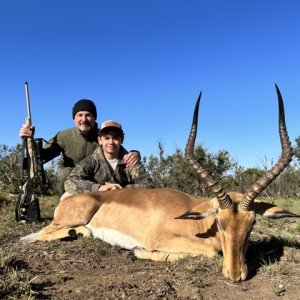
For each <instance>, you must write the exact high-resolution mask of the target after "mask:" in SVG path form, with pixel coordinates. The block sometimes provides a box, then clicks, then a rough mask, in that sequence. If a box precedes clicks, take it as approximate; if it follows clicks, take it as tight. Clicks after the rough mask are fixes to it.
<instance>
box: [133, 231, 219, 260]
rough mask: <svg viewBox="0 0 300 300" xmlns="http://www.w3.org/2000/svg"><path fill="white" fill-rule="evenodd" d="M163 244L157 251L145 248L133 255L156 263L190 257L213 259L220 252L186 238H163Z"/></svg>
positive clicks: (138, 249)
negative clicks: (201, 256)
mask: <svg viewBox="0 0 300 300" xmlns="http://www.w3.org/2000/svg"><path fill="white" fill-rule="evenodd" d="M161 240H162V241H167V242H163V243H161V244H159V245H157V246H158V247H155V250H153V251H149V250H146V249H144V248H135V249H133V253H134V255H135V256H136V257H138V258H141V259H151V260H154V261H176V260H178V259H182V258H185V257H188V256H199V255H205V256H208V257H212V256H215V255H217V254H218V250H217V249H215V248H214V247H213V246H211V245H210V244H205V243H203V241H202V242H201V243H199V241H197V240H190V239H188V238H185V237H172V238H162V239H161Z"/></svg>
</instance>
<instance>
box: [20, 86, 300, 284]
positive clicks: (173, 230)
mask: <svg viewBox="0 0 300 300" xmlns="http://www.w3.org/2000/svg"><path fill="white" fill-rule="evenodd" d="M276 91H277V96H278V103H279V134H280V140H281V147H282V155H281V157H280V159H279V161H278V162H277V164H276V165H274V167H273V168H272V169H271V170H270V171H268V172H267V173H266V174H265V175H264V176H263V177H262V178H260V179H259V180H258V181H257V182H255V183H254V184H252V186H251V187H250V188H249V189H248V190H247V191H246V192H245V193H244V194H241V193H226V192H225V191H224V190H223V188H222V187H221V185H220V183H219V182H218V181H215V180H214V179H213V178H212V177H211V176H210V174H208V172H207V171H206V170H205V169H204V168H203V167H202V166H201V165H200V163H199V162H198V161H197V160H196V159H195V157H194V144H195V139H196V132H197V124H198V110H199V103H200V98H201V94H200V96H199V98H198V100H197V103H196V106H195V111H194V116H193V122H192V127H191V131H190V135H189V138H188V142H187V145H186V149H185V157H186V160H187V161H188V162H189V164H190V165H191V166H192V167H193V168H194V169H195V171H196V172H197V174H198V176H199V179H200V180H201V181H202V182H204V183H205V185H206V186H207V187H209V188H210V189H211V191H212V193H213V194H214V195H215V198H213V199H212V200H210V201H207V200H201V199H198V198H195V197H193V196H190V195H188V194H185V193H182V192H179V191H176V190H171V189H122V190H115V191H106V192H98V193H82V194H78V195H74V196H71V197H68V198H66V199H65V200H64V201H62V202H60V203H59V205H58V206H57V208H56V209H55V212H54V220H53V221H52V223H51V224H50V225H48V226H46V227H45V228H43V229H42V230H40V231H39V232H37V233H32V234H30V235H28V236H26V237H23V238H22V239H21V240H22V241H23V242H34V241H37V240H38V241H51V240H55V239H61V238H64V237H68V236H70V235H73V234H74V233H75V234H79V233H81V234H83V235H84V236H91V235H92V236H94V237H95V238H100V239H101V240H103V241H106V242H108V243H110V244H112V245H119V246H121V247H124V248H126V249H130V250H132V251H133V253H134V255H135V256H136V257H138V258H142V259H152V260H156V261H163V260H164V261H174V260H177V259H180V258H184V257H187V256H198V255H206V256H209V257H211V256H214V255H216V254H218V253H219V252H220V251H222V252H223V256H224V262H223V274H224V276H225V277H228V278H230V279H231V280H232V281H239V280H245V279H246V278H247V274H248V270H247V265H246V262H245V254H246V251H247V247H248V240H249V235H250V232H251V230H252V227H253V224H254V222H255V213H259V214H262V215H263V216H265V217H267V218H280V217H299V215H295V214H293V213H291V212H289V211H287V210H284V209H282V208H280V207H277V206H275V205H272V204H269V203H265V202H259V201H255V199H256V197H257V196H258V195H259V194H260V193H261V192H262V191H263V190H264V189H265V188H266V187H267V186H268V185H269V184H270V183H271V182H272V181H273V180H274V179H275V178H276V177H277V176H278V175H279V174H280V173H281V172H282V171H283V170H284V169H285V167H286V166H287V165H288V164H289V162H290V161H291V159H292V156H293V149H292V147H291V143H290V141H289V137H288V134H287V130H286V126H285V116H284V107H283V101H282V97H281V94H280V91H279V89H278V87H277V86H276Z"/></svg>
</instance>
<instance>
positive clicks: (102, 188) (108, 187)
mask: <svg viewBox="0 0 300 300" xmlns="http://www.w3.org/2000/svg"><path fill="white" fill-rule="evenodd" d="M121 189H122V186H121V185H119V184H118V183H111V182H105V184H103V185H100V187H99V189H98V191H102V192H103V191H110V190H121Z"/></svg>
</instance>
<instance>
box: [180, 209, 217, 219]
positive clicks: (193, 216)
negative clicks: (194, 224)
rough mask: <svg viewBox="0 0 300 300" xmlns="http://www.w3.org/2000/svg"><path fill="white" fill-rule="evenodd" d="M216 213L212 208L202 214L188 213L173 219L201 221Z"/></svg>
mask: <svg viewBox="0 0 300 300" xmlns="http://www.w3.org/2000/svg"><path fill="white" fill-rule="evenodd" d="M215 213H216V209H215V208H212V209H209V210H207V211H204V212H197V211H188V212H186V213H184V214H183V215H181V216H179V217H176V218H175V219H189V220H202V219H205V218H207V217H209V216H211V215H213V214H215Z"/></svg>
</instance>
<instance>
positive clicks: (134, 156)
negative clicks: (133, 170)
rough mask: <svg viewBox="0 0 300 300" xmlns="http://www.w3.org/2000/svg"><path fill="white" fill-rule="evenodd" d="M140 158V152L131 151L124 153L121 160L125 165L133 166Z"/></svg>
mask: <svg viewBox="0 0 300 300" xmlns="http://www.w3.org/2000/svg"><path fill="white" fill-rule="evenodd" d="M140 160H141V156H140V152H137V151H132V152H129V153H127V154H125V155H124V157H123V161H124V164H125V165H126V167H134V166H136V165H137V164H138V163H139V161H140Z"/></svg>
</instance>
